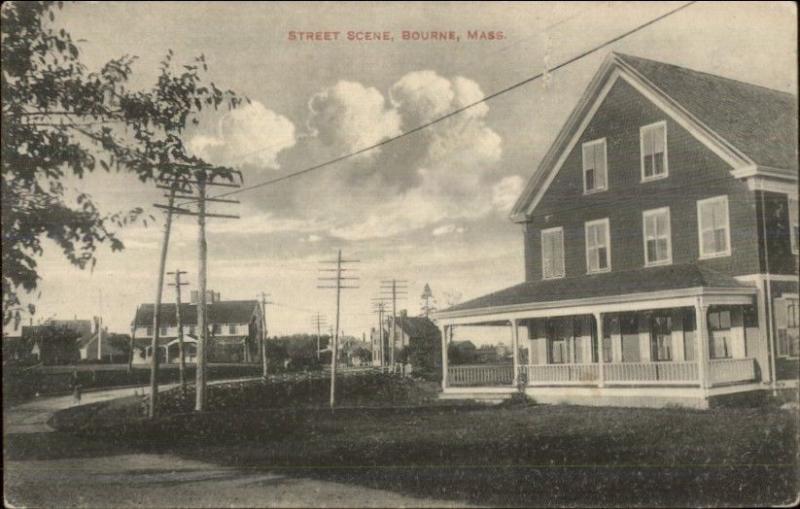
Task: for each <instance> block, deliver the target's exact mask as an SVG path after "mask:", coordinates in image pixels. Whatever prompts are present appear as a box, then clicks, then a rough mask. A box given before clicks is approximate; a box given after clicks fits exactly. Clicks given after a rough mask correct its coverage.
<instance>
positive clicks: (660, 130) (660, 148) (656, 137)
mask: <svg viewBox="0 0 800 509" xmlns="http://www.w3.org/2000/svg"><path fill="white" fill-rule="evenodd" d="M650 132H651V133H652V135H653V152H655V153H657V154H658V153H660V154H663V153H664V138H665V136H664V134H665V130H664V126H663V125H658V126H654V127H651V128H650Z"/></svg>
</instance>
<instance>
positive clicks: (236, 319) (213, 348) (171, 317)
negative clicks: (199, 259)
mask: <svg viewBox="0 0 800 509" xmlns="http://www.w3.org/2000/svg"><path fill="white" fill-rule="evenodd" d="M191 297H192V298H191V301H190V302H189V303H186V304H181V322H182V324H183V341H184V360H185V361H186V362H189V363H193V362H196V356H197V338H198V331H197V300H198V299H197V292H192V294H191ZM209 297H210V298H208V300H207V302H208V304H207V306H208V307H207V309H208V310H207V315H208V319H207V324H208V335H207V337H208V340H209V341H208V347H207V355H208V360H209V361H211V362H251V361H255V360H256V359H258V358H259V355H260V349H259V346H258V340H259V339H260V338H261V335H260V334H261V324H262V323H263V322H262V320H261V306H260V305H259V303H258V301H257V300H227V301H225V300H221V299H220V296H219V294H218V293H214V292H209ZM154 310H155V306H154V305H153V304H141V305H140V306H139V307H138V308H137V309H136V316H135V318H134V322H133V333H134V350H135V352H136V353H135V354H134V356H133V362H134V364H146V363H149V362H150V358H151V355H152V341H153V311H154ZM176 311H177V306H176V305H175V304H161V312H160V316H159V320H160V324H161V325H160V331H159V338H158V355H159V359H160V361H162V362H167V363H170V362H178V361H179V360H180V356H179V353H178V352H179V339H178V320H177V313H176Z"/></svg>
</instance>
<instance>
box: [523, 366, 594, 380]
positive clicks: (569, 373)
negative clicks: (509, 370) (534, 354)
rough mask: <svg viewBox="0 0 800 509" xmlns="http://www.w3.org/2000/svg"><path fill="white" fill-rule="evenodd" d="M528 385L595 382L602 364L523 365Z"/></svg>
mask: <svg viewBox="0 0 800 509" xmlns="http://www.w3.org/2000/svg"><path fill="white" fill-rule="evenodd" d="M521 368H522V369H521V370H520V373H523V374H524V375H523V376H525V377H526V378H525V379H526V380H528V385H549V384H553V383H570V384H582V383H587V382H588V383H594V382H596V381H597V380H598V379H599V375H600V366H598V365H597V364H546V365H535V366H521Z"/></svg>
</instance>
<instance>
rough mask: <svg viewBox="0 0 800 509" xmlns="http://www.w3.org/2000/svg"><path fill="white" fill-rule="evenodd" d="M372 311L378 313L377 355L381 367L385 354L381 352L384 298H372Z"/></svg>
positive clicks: (384, 308) (384, 361)
mask: <svg viewBox="0 0 800 509" xmlns="http://www.w3.org/2000/svg"><path fill="white" fill-rule="evenodd" d="M372 300H373V311H374V312H376V313H378V338H379V341H380V344H379V346H378V353H379V355H380V361H381V367H384V366H385V365H386V353H385V352H384V351H383V345H384V337H383V317H384V314H385V313H386V297H376V298H373V299H372Z"/></svg>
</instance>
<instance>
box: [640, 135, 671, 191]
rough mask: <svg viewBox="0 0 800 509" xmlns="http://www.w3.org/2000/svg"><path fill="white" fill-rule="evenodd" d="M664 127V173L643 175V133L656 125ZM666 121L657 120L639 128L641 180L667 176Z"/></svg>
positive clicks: (647, 180) (658, 178) (650, 180)
mask: <svg viewBox="0 0 800 509" xmlns="http://www.w3.org/2000/svg"><path fill="white" fill-rule="evenodd" d="M660 126H663V127H664V173H662V174H659V175H653V176H652V177H645V175H644V133H645V132H647V131H649V130H652V129H654V128H656V127H660ZM667 139H668V137H667V121H666V120H659V121H658V122H653V123H652V124H647V125H643V126H642V127H640V128H639V169H640V171H641V177H642V182H652V181H654V180H661V179H665V178H667V177H669V156H668V154H667Z"/></svg>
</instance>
